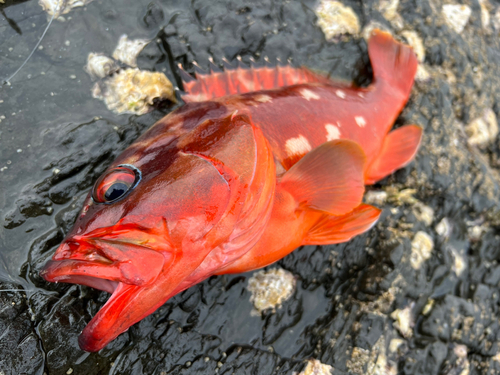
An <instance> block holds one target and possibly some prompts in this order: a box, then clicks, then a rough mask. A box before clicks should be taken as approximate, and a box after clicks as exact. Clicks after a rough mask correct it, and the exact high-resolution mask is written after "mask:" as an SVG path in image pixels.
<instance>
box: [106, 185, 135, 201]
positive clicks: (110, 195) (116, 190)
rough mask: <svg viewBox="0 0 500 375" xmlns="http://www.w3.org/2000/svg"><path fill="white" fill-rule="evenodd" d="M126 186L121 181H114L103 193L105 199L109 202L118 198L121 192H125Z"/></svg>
mask: <svg viewBox="0 0 500 375" xmlns="http://www.w3.org/2000/svg"><path fill="white" fill-rule="evenodd" d="M128 188H129V187H128V186H127V185H126V184H124V183H123V182H115V183H114V184H113V185H111V186H110V187H109V189H108V190H107V191H106V193H105V194H104V198H105V199H106V201H108V202H111V201H114V200H115V199H118V198H120V197H121V196H122V195H123V194H125V193H126V192H127V190H128Z"/></svg>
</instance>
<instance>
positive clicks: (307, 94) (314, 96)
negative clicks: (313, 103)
mask: <svg viewBox="0 0 500 375" xmlns="http://www.w3.org/2000/svg"><path fill="white" fill-rule="evenodd" d="M300 95H302V97H303V98H304V99H305V100H307V101H309V100H311V99H314V100H318V99H320V96H319V95H318V94H316V93H314V92H312V91H311V90H308V89H302V90H300Z"/></svg>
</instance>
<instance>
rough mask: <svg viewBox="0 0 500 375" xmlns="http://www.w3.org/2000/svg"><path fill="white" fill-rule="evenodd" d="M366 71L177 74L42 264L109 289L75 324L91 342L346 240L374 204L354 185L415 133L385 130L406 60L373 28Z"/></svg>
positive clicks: (403, 155) (409, 74)
mask: <svg viewBox="0 0 500 375" xmlns="http://www.w3.org/2000/svg"><path fill="white" fill-rule="evenodd" d="M368 52H369V56H370V60H371V63H372V67H373V73H374V80H373V83H372V84H371V85H370V86H369V87H367V88H357V87H354V86H352V85H347V84H339V83H336V82H332V81H330V80H329V79H327V78H325V77H323V76H320V75H317V74H315V73H312V72H311V71H309V70H307V69H304V68H301V69H295V68H291V67H288V66H285V67H280V66H277V67H275V68H269V67H262V68H251V69H246V68H241V67H239V68H237V69H231V70H226V71H225V72H212V73H211V74H202V75H199V76H198V77H197V79H196V80H195V79H192V78H190V76H188V75H187V74H186V73H184V72H181V73H183V75H184V76H185V81H186V82H185V85H184V88H185V90H186V91H187V95H185V96H184V99H185V101H186V102H187V104H186V105H184V106H183V107H181V108H179V109H178V110H176V111H174V112H172V113H171V114H169V115H167V116H166V117H164V118H163V119H162V120H160V121H159V122H158V123H156V124H155V125H153V126H152V127H151V128H150V129H149V130H148V131H147V132H146V133H145V134H144V135H142V136H141V137H140V138H139V139H138V140H137V141H136V142H135V143H133V144H132V145H131V146H130V147H129V148H127V149H126V150H125V151H124V152H123V153H122V154H121V155H120V156H119V157H118V158H117V160H115V162H114V163H113V164H112V165H111V166H110V167H109V168H108V170H107V171H106V172H105V173H104V174H103V176H101V178H100V179H99V180H98V181H97V182H96V185H95V187H94V189H93V192H91V193H89V196H88V198H87V200H86V201H85V203H84V207H83V209H82V212H81V215H80V217H79V218H78V219H77V221H76V223H75V226H74V228H73V229H72V230H71V232H70V233H69V234H68V235H67V237H66V239H65V240H64V242H63V243H62V244H61V245H60V247H59V248H58V249H57V251H56V253H55V255H54V257H53V260H51V261H49V262H48V263H47V265H46V266H45V268H44V270H43V271H42V272H41V274H42V276H43V277H44V278H45V279H46V280H48V281H61V282H69V283H78V284H83V285H89V286H92V287H95V288H98V289H101V290H105V291H107V292H109V293H112V296H111V297H110V299H109V300H108V302H107V303H106V304H105V305H104V306H103V308H102V309H101V310H100V311H99V312H98V313H97V314H96V316H95V317H94V318H93V319H92V321H91V322H90V323H89V324H88V325H87V327H86V328H85V329H84V330H83V332H82V334H81V336H80V338H79V343H80V346H81V348H82V349H84V350H87V351H97V350H100V349H101V348H103V347H104V346H106V345H107V344H108V343H109V342H110V341H111V340H113V339H114V338H115V337H117V336H118V335H119V334H120V333H122V332H124V331H125V330H127V329H128V327H130V326H131V325H132V324H134V323H136V322H137V321H139V320H141V319H142V318H144V317H145V316H147V315H149V314H151V313H153V312H154V311H155V310H156V309H157V308H159V307H160V306H161V305H162V304H164V303H165V302H166V301H167V300H168V299H169V298H170V297H172V296H173V295H175V294H177V293H179V292H181V291H183V290H185V289H187V288H189V287H190V286H192V285H194V284H196V283H198V282H200V281H202V280H204V279H206V278H208V277H210V276H212V275H220V274H226V273H236V272H245V271H249V270H253V269H256V268H260V267H264V266H266V265H269V264H271V263H273V262H275V261H277V260H279V259H281V258H282V257H284V256H285V255H287V254H289V253H290V252H291V251H293V250H294V249H295V248H297V247H299V246H301V245H306V244H332V243H340V242H345V241H348V240H349V239H351V238H352V237H354V236H356V235H358V234H360V233H363V232H365V231H366V230H368V229H369V228H371V227H372V226H373V225H374V224H375V222H376V221H377V219H378V217H379V215H380V210H379V209H377V208H375V207H373V206H370V205H367V204H363V203H362V197H363V194H364V185H366V184H373V183H375V182H376V181H378V180H380V179H382V178H384V177H385V176H387V175H389V174H391V173H392V172H394V171H395V170H397V169H398V168H401V167H403V166H404V165H406V164H408V163H409V162H410V161H411V160H412V159H413V157H414V155H415V153H416V152H417V149H418V146H419V143H420V139H421V135H422V130H421V128H420V127H418V126H415V125H406V126H402V127H400V128H398V129H396V130H394V131H390V130H391V128H392V126H393V123H394V121H395V119H396V117H397V116H398V114H399V113H400V111H401V110H402V108H403V106H404V105H405V103H406V101H407V100H408V97H409V95H410V91H411V87H412V85H413V79H414V76H415V73H416V69H417V59H416V57H415V54H414V53H413V51H412V50H411V48H410V47H408V46H405V45H402V44H400V43H398V42H396V41H395V40H394V39H393V38H392V37H391V36H390V35H389V34H387V33H384V32H381V31H375V32H374V34H373V35H372V37H371V38H370V40H369V43H368Z"/></svg>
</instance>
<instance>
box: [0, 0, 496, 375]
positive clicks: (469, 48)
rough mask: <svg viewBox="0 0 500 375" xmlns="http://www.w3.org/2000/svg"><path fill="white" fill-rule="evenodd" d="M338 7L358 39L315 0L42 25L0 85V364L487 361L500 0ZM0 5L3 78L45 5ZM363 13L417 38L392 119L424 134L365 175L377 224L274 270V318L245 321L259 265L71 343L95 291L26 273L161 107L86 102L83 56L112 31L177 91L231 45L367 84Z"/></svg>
mask: <svg viewBox="0 0 500 375" xmlns="http://www.w3.org/2000/svg"><path fill="white" fill-rule="evenodd" d="M336 3H340V4H341V5H342V6H343V7H344V8H349V9H350V10H345V9H344V10H343V11H344V12H346V14H349V20H350V24H353V21H352V20H353V19H352V14H355V15H356V17H357V18H358V25H359V31H358V30H357V29H356V27H354V28H352V29H347V30H353V32H356V35H349V34H338V35H335V36H333V37H332V39H331V40H328V41H327V39H326V36H325V34H324V33H323V31H322V29H321V26H320V25H321V23H319V22H318V20H319V18H318V16H317V15H316V13H315V9H317V7H318V6H319V3H318V2H315V1H302V2H294V1H256V2H252V3H248V2H243V1H220V2H213V1H207V0H206V1H194V2H180V1H179V2H174V1H147V2H142V1H141V2H136V1H123V0H120V1H106V2H102V3H101V2H96V1H94V2H92V3H89V4H87V5H86V6H83V7H78V8H74V9H72V10H71V11H70V12H68V13H65V14H64V16H62V18H60V17H58V18H57V19H56V20H54V22H53V23H52V25H51V27H50V28H49V29H48V31H47V34H46V35H45V37H44V39H43V40H42V41H41V43H40V45H39V46H38V47H37V50H36V51H35V53H34V54H33V56H32V58H31V59H30V60H29V62H28V63H27V64H26V65H25V67H24V68H23V69H22V70H20V72H19V73H18V74H17V75H16V76H15V77H14V78H13V79H12V80H11V81H10V84H4V85H3V86H2V87H1V88H0V120H1V122H0V132H1V133H0V191H1V193H0V212H1V214H0V218H1V219H2V220H3V222H2V226H1V227H0V275H1V278H2V283H1V289H2V292H0V306H1V308H0V332H2V340H0V371H1V372H3V373H5V374H19V373H29V374H43V373H44V372H45V373H47V374H70V373H74V374H78V373H85V374H102V373H110V374H167V373H174V374H192V373H200V374H203V373H207V374H213V373H215V372H217V373H219V374H230V373H237V374H247V373H257V374H270V373H275V374H290V373H293V372H296V373H300V372H302V371H304V372H306V371H307V366H310V367H312V365H307V363H306V362H305V360H310V359H311V358H314V359H317V360H319V361H320V362H321V363H322V364H324V365H328V366H331V372H332V374H335V375H344V374H365V373H366V374H384V373H385V374H397V373H401V374H461V373H469V374H495V373H498V372H499V371H500V354H499V353H500V349H499V347H498V334H499V333H500V332H499V314H498V306H499V305H498V300H499V291H498V285H499V282H500V265H499V264H498V258H499V256H500V253H499V251H500V250H499V249H500V246H499V245H500V237H499V236H498V228H499V225H500V220H499V218H500V216H499V215H500V210H499V209H500V203H499V194H498V183H499V181H500V179H499V177H498V172H499V166H500V163H499V161H498V160H499V155H500V149H499V146H498V130H497V127H495V123H494V120H495V121H496V119H497V118H498V116H499V114H500V71H499V70H500V68H499V66H500V39H499V32H500V4H499V3H498V1H493V0H490V1H485V0H483V1H480V2H475V1H474V2H472V1H471V2H463V3H461V2H453V3H452V2H449V1H446V2H442V1H430V0H427V1H426V0H417V1H409V0H408V1H407V0H401V1H399V2H398V1H384V0H380V1H374V2H371V3H369V4H363V5H361V4H360V3H359V2H355V1H349V0H346V1H342V2H336ZM449 5H454V6H455V7H450V6H449ZM335 7H339V5H338V4H335V6H326V7H323V9H335ZM0 10H1V18H0V22H1V24H0V27H1V32H2V40H1V42H0V59H1V64H0V78H1V79H2V81H3V80H4V79H5V78H6V77H9V76H10V75H11V74H12V73H13V72H14V71H15V70H16V69H17V68H18V67H19V66H20V65H21V64H22V62H23V61H24V59H25V58H26V57H27V56H28V55H29V53H30V52H31V49H32V48H33V47H34V46H35V44H36V43H37V41H38V39H39V37H40V35H41V34H42V32H43V29H44V27H45V26H46V25H47V22H48V19H50V15H48V14H46V13H45V12H44V11H43V10H42V8H41V7H40V6H39V5H38V4H37V3H36V2H23V1H14V0H5V1H4V2H0ZM354 24H355V23H354ZM374 25H377V27H382V28H384V29H386V30H389V31H391V32H392V33H393V34H394V35H396V36H400V37H401V38H402V39H403V40H404V39H405V38H408V37H407V36H405V32H407V31H410V32H415V33H416V35H417V37H418V38H419V39H420V41H421V43H422V45H423V47H424V49H425V58H424V60H423V64H422V66H423V68H424V69H425V72H426V75H423V76H422V77H423V79H421V80H417V83H416V85H415V87H414V89H413V91H412V96H411V98H410V101H409V103H408V105H407V106H406V108H405V110H404V111H403V113H402V115H401V116H400V119H399V120H398V122H397V124H408V123H416V124H419V125H420V126H422V127H424V128H425V132H424V139H423V142H422V146H421V149H420V151H419V154H418V155H417V157H416V160H415V161H414V162H413V163H411V164H410V165H409V166H408V167H406V168H404V169H402V170H400V171H398V172H397V173H395V174H394V175H392V176H391V177H389V178H387V179H385V180H383V181H382V182H381V183H379V184H378V185H376V186H374V187H373V191H375V194H372V197H373V199H375V198H376V199H377V200H378V201H379V202H381V204H380V206H379V207H381V208H383V214H382V217H381V220H380V221H379V223H378V224H377V226H376V227H375V228H373V229H372V230H371V231H370V232H368V233H366V234H364V235H361V236H358V237H356V238H355V239H353V240H352V241H350V242H348V243H346V244H341V245H335V246H333V245H330V246H305V247H303V248H301V249H298V250H296V251H295V252H294V253H292V254H291V255H289V256H288V257H286V258H284V259H283V260H281V261H279V262H278V263H277V264H276V265H274V266H273V268H276V267H279V268H281V269H284V270H286V271H287V272H289V273H291V274H293V275H294V277H295V278H296V280H297V281H296V291H295V292H294V293H293V294H292V296H291V297H290V298H289V299H288V300H286V301H282V302H281V306H280V307H277V308H276V310H275V311H272V309H268V310H266V311H263V312H262V315H260V316H252V314H251V312H252V310H253V306H252V303H251V302H250V297H251V295H250V292H249V291H248V289H247V286H248V281H249V278H250V277H251V276H252V275H253V274H254V273H249V274H243V275H234V276H221V277H214V278H211V279H209V280H207V281H205V282H203V283H201V284H199V285H197V286H194V287H192V288H190V289H189V290H187V291H185V292H183V293H181V294H180V295H178V296H176V297H174V298H173V299H171V300H170V301H169V302H168V303H166V304H165V305H164V306H163V307H162V308H160V309H159V310H158V311H157V312H156V313H155V314H153V315H151V316H149V317H148V318H146V319H144V320H143V321H141V322H140V323H138V324H137V325H135V326H133V327H132V328H131V329H129V331H128V332H127V333H126V334H123V335H122V336H120V337H119V338H118V339H117V340H115V341H114V342H113V343H112V344H111V345H109V346H108V347H107V348H106V349H104V350H102V351H101V352H99V353H94V354H87V353H84V352H82V351H80V350H79V349H78V344H77V336H78V334H79V332H80V331H81V330H82V328H83V327H84V326H85V324H86V322H88V321H89V320H90V318H91V317H92V316H94V315H95V313H96V311H97V310H98V309H99V308H100V306H102V304H103V303H104V302H105V300H106V298H107V294H106V293H100V292H97V291H95V290H92V289H90V288H86V287H80V286H70V285H63V284H57V285H55V284H51V285H49V284H47V283H45V282H44V281H43V280H42V279H41V278H40V277H39V276H38V271H39V270H40V268H41V267H42V266H43V264H44V263H45V262H46V260H47V259H48V258H50V257H51V256H52V254H53V251H54V249H55V247H56V246H57V245H58V244H59V243H60V242H61V240H62V239H63V236H64V234H65V233H67V232H68V230H69V229H70V227H71V226H72V224H73V222H74V219H75V217H76V215H77V214H78V212H79V210H80V207H81V202H82V201H83V199H84V198H85V195H86V193H87V191H88V189H89V188H90V186H91V185H92V183H93V181H95V179H97V177H98V176H99V175H100V174H101V173H102V172H103V171H104V170H105V168H106V167H107V165H108V164H109V163H110V162H111V161H112V160H114V158H115V157H116V156H117V155H118V154H119V153H120V152H121V151H122V150H123V149H125V148H126V147H127V145H129V144H130V143H131V142H132V141H133V140H134V139H136V138H137V137H138V136H139V135H140V134H141V133H142V132H143V131H144V130H145V129H147V128H148V127H149V126H150V125H151V124H153V123H154V122H155V121H156V120H158V119H159V118H161V117H163V116H164V115H165V114H166V113H168V112H170V111H171V109H172V108H171V107H169V104H168V103H166V104H165V105H164V106H158V107H157V108H156V109H155V110H154V111H152V112H150V113H148V114H146V115H143V116H140V117H137V116H127V115H125V116H124V115H121V116H120V115H117V114H113V113H111V112H110V111H109V110H108V109H107V108H106V107H105V106H104V104H103V103H102V102H100V101H98V100H96V99H93V98H92V96H91V94H90V92H91V88H92V85H93V82H92V81H91V79H90V77H89V76H88V74H87V73H86V72H85V71H84V70H83V66H84V65H85V64H86V59H87V56H88V54H89V53H91V52H101V51H105V52H106V53H109V51H112V50H113V49H114V48H115V46H116V44H117V41H118V40H119V38H120V36H121V35H123V34H127V35H129V37H130V38H132V39H147V40H152V41H153V42H151V43H149V44H148V45H147V46H146V47H145V48H144V49H143V50H142V52H141V53H140V54H139V56H138V59H137V65H138V68H139V69H143V70H151V71H153V70H154V71H158V72H163V73H165V74H166V76H167V77H168V78H169V79H170V80H171V81H172V82H173V83H174V85H180V80H179V79H180V77H179V76H177V70H176V67H177V64H178V63H181V64H182V65H183V66H184V67H186V68H187V69H188V70H189V69H193V67H192V65H191V64H192V63H193V62H194V61H196V62H198V64H200V65H201V66H202V67H204V68H208V61H209V57H212V58H213V59H214V61H215V62H216V63H217V64H221V63H222V60H221V59H222V57H226V58H227V59H228V60H230V61H231V60H234V58H235V57H236V56H238V55H241V56H242V59H243V61H246V62H249V58H250V57H252V58H254V59H255V60H262V59H263V58H264V57H266V56H267V57H268V59H269V60H270V61H272V62H274V61H276V58H280V60H281V61H287V60H291V61H292V62H293V64H295V65H305V66H308V67H309V68H312V69H317V70H320V71H325V72H327V73H329V74H331V75H332V76H333V77H337V78H340V79H345V80H347V81H351V80H354V81H355V82H357V83H358V84H362V85H364V84H367V83H369V80H370V78H371V75H370V66H369V63H368V59H367V54H366V44H365V42H364V41H363V40H362V36H363V35H364V34H365V31H366V30H367V29H369V28H373V26H374ZM338 29H342V28H330V30H338ZM344 29H345V28H344ZM357 33H359V34H357ZM406 35H411V34H407V33H406ZM406 40H407V42H409V43H411V41H410V40H408V39H406ZM416 43H418V42H416ZM191 71H192V70H191ZM492 114H493V115H492ZM493 119H494V120H493ZM469 137H472V139H471V138H469ZM383 193H385V194H383ZM376 204H377V205H378V204H379V203H376ZM426 207H430V208H431V211H429V210H427V209H426ZM431 212H432V213H431ZM431 245H432V246H431ZM9 290H10V291H9ZM309 363H315V362H309ZM318 367H319V365H318ZM322 368H323V367H322ZM324 368H327V367H324ZM328 369H330V368H328Z"/></svg>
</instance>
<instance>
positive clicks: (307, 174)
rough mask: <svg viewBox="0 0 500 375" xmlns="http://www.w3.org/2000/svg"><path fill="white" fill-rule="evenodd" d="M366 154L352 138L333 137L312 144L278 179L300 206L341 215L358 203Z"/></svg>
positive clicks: (362, 190)
mask: <svg viewBox="0 0 500 375" xmlns="http://www.w3.org/2000/svg"><path fill="white" fill-rule="evenodd" d="M364 165H365V154H364V152H363V150H362V149H361V147H360V146H359V145H358V144H357V143H356V142H353V141H348V140H343V139H342V140H334V141H330V142H326V143H324V144H322V145H321V146H319V147H317V148H315V149H314V150H312V151H311V152H309V153H308V154H306V155H305V156H304V157H303V158H302V159H300V160H299V161H298V162H297V163H296V164H294V165H293V166H292V167H291V168H290V169H289V170H288V171H287V172H286V173H285V174H284V175H283V178H282V179H281V182H280V186H281V187H282V188H283V189H285V190H286V191H288V192H289V193H290V194H292V196H293V197H294V198H295V200H296V201H297V202H298V204H299V205H300V206H301V207H307V208H312V209H315V210H319V211H325V212H328V213H329V214H332V215H343V214H346V213H348V212H350V211H352V210H353V209H354V208H355V207H357V206H358V205H359V204H360V203H361V199H362V197H363V193H364V191H365V187H364V181H363V170H364Z"/></svg>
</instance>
